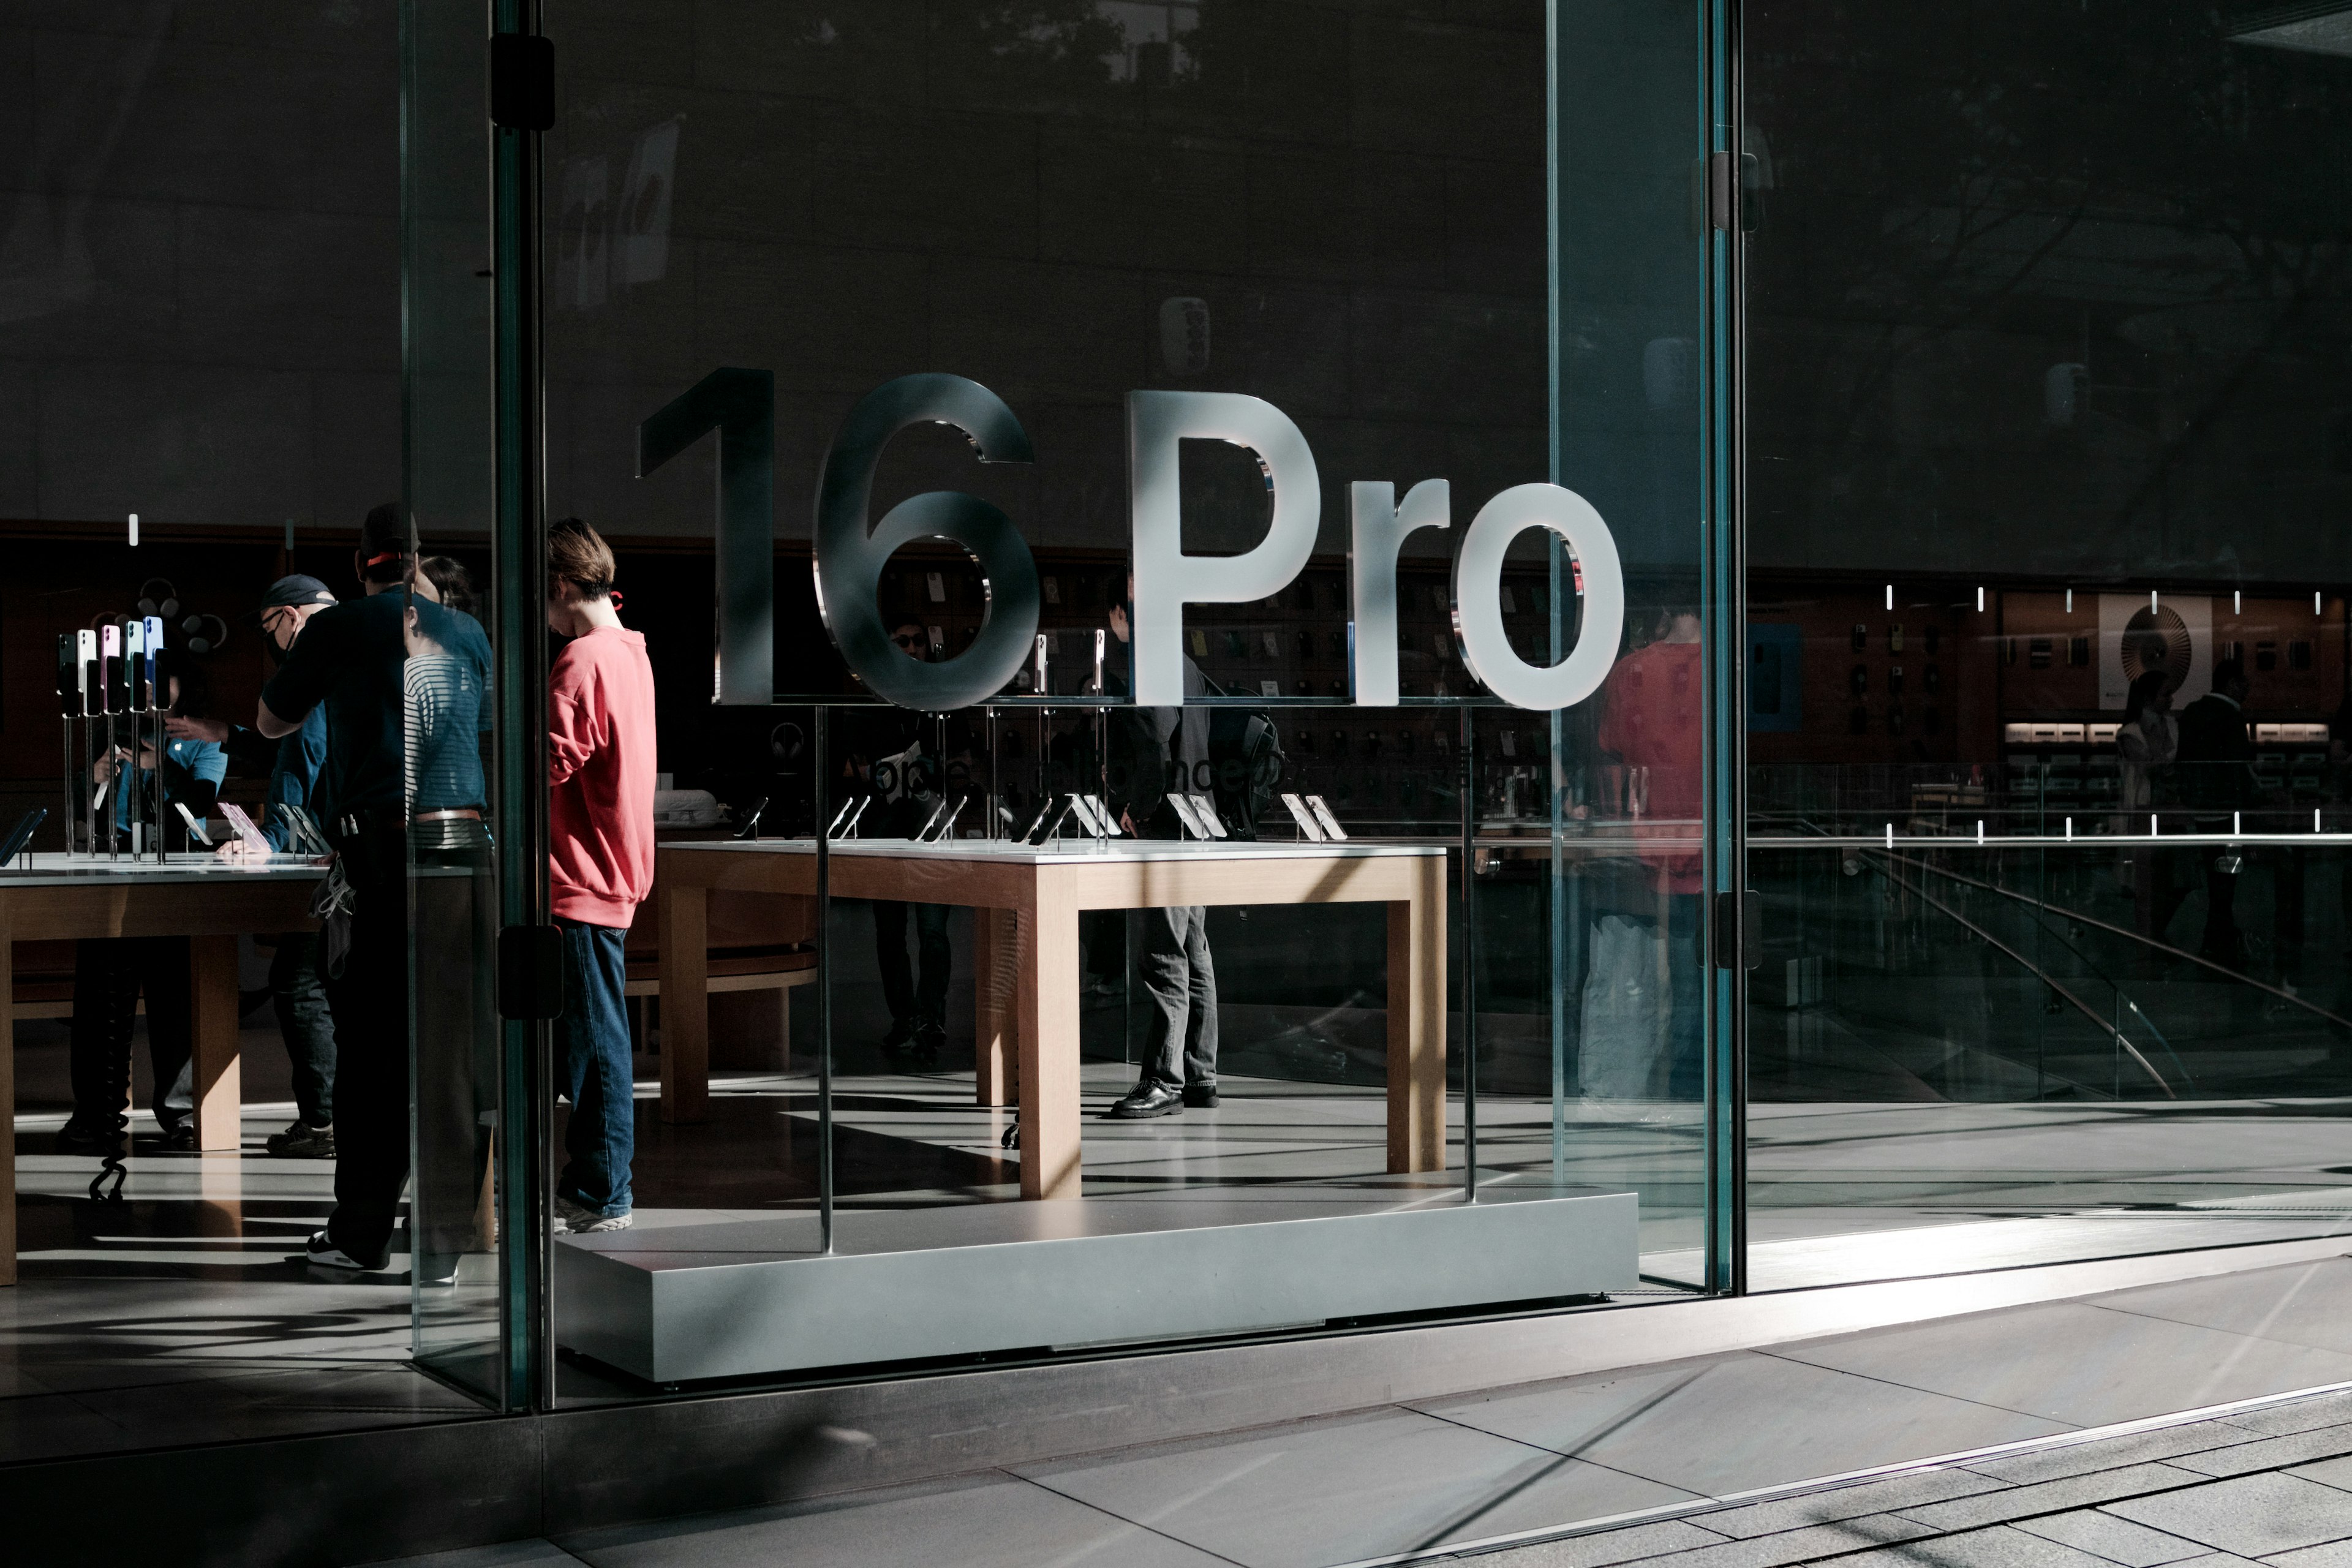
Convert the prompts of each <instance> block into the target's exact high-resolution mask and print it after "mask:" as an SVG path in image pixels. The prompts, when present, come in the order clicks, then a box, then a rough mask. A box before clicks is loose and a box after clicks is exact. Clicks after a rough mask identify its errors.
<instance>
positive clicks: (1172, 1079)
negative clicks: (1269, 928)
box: [1103, 577, 1217, 1121]
mask: <svg viewBox="0 0 2352 1568" xmlns="http://www.w3.org/2000/svg"><path fill="white" fill-rule="evenodd" d="M1134 600H1135V580H1134V579H1133V578H1132V577H1130V578H1129V579H1128V584H1127V596H1126V597H1125V598H1124V599H1122V600H1121V601H1120V602H1119V603H1118V604H1116V605H1112V606H1111V610H1110V633H1111V636H1113V637H1117V638H1118V642H1119V646H1120V647H1123V648H1125V649H1126V650H1127V653H1128V657H1127V658H1125V659H1122V660H1118V661H1117V663H1118V664H1119V665H1121V666H1124V667H1125V668H1123V669H1109V668H1107V669H1106V670H1105V671H1104V672H1103V679H1104V680H1105V682H1106V684H1112V685H1114V686H1116V687H1118V689H1120V690H1121V691H1123V692H1124V691H1132V690H1134V689H1135V687H1134V680H1133V663H1134V647H1133V644H1132V642H1131V641H1130V640H1129V634H1130V633H1131V631H1132V629H1133V625H1134ZM1207 692H1208V682H1207V681H1206V680H1204V679H1202V675H1201V671H1200V668H1199V667H1198V666H1196V665H1194V664H1193V662H1192V659H1190V658H1186V659H1185V660H1184V695H1185V696H1186V697H1201V696H1205V695H1206V694H1207ZM1210 713H1211V710H1209V709H1207V708H1133V707H1129V708H1115V709H1113V710H1111V721H1110V724H1109V726H1108V728H1109V735H1108V752H1109V763H1110V766H1109V769H1108V773H1109V778H1108V784H1109V795H1110V805H1111V807H1112V809H1113V810H1114V811H1116V812H1117V813H1118V820H1119V826H1122V827H1124V828H1126V829H1127V831H1129V833H1132V834H1134V835H1135V836H1136V837H1139V838H1181V837H1183V827H1182V826H1181V823H1180V821H1179V819H1178V817H1177V816H1176V808H1175V807H1174V806H1173V805H1170V804H1169V802H1168V795H1169V793H1170V791H1171V790H1173V791H1176V792H1179V793H1192V794H1206V793H1207V781H1208V779H1209V776H1210V763H1209V722H1210ZM1139 914H1140V916H1141V921H1142V927H1143V932H1142V936H1143V940H1142V942H1141V944H1140V948H1141V951H1140V952H1139V955H1138V958H1139V967H1140V968H1141V970H1142V972H1143V984H1144V988H1145V989H1146V990H1148V991H1149V992H1150V994H1151V1014H1150V1021H1149V1023H1148V1024H1147V1026H1146V1033H1145V1037H1144V1050H1143V1070H1142V1072H1141V1073H1140V1074H1139V1076H1138V1078H1137V1079H1136V1082H1135V1088H1134V1089H1130V1090H1129V1092H1128V1093H1127V1094H1126V1095H1125V1096H1124V1097H1122V1098H1121V1099H1120V1100H1118V1102H1117V1103H1116V1104H1114V1105H1113V1106H1112V1107H1111V1108H1110V1114H1111V1115H1112V1116H1114V1117H1116V1118H1118V1119H1119V1120H1121V1121H1142V1120H1144V1119H1146V1118H1149V1117H1154V1116H1167V1115H1169V1114H1171V1113H1172V1112H1176V1111H1180V1110H1184V1109H1186V1108H1188V1107H1189V1108H1192V1109H1194V1110H1214V1109H1215V1108H1216V1104H1217V971H1216V965H1215V963H1213V960H1212V959H1211V957H1210V955H1209V911H1208V910H1207V908H1206V907H1205V906H1203V905H1200V904H1185V905H1178V906H1174V907H1171V908H1168V909H1153V910H1140V911H1139Z"/></svg>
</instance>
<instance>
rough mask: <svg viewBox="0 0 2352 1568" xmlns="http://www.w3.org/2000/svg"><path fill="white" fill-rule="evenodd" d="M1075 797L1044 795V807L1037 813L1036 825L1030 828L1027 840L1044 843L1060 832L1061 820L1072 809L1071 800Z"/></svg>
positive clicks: (1033, 842) (1062, 820) (1065, 817)
mask: <svg viewBox="0 0 2352 1568" xmlns="http://www.w3.org/2000/svg"><path fill="white" fill-rule="evenodd" d="M1076 798H1077V797H1076V796H1075V795H1048V796H1046V797H1045V807H1044V809H1043V810H1041V811H1039V812H1038V813H1037V822H1036V825H1035V826H1034V827H1032V828H1031V829H1030V832H1029V842H1030V843H1032V844H1044V843H1045V841H1046V840H1048V839H1050V838H1052V837H1054V835H1055V834H1056V833H1058V832H1060V831H1061V830H1062V824H1063V822H1064V821H1065V820H1066V819H1067V817H1068V816H1069V815H1070V812H1071V810H1072V802H1074V801H1075V800H1076Z"/></svg>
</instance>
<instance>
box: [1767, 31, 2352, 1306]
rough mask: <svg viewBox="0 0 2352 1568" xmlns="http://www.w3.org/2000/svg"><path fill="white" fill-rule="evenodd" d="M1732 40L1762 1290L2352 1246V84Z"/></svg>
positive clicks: (2272, 43)
mask: <svg viewBox="0 0 2352 1568" xmlns="http://www.w3.org/2000/svg"><path fill="white" fill-rule="evenodd" d="M2231 15H2232V12H2231V9H2230V8H2222V9H2219V10H2216V9H2211V8H2202V7H2197V6H2190V5H2157V6H2154V7H2148V6H2132V7H2129V8H2126V7H2123V6H2119V5H2106V4H2096V3H2095V4H2091V5H2081V6H2074V7H2052V8H2047V9H2045V10H2043V11H2042V12H2040V13H2038V14H2036V15H2035V16H2034V17H2033V18H2032V20H2031V21H2030V22H2024V23H2019V22H2018V21H2017V20H2016V19H2015V18H2010V19H2008V20H2006V21H2004V23H2003V24H2002V25H2001V26H1998V27H1991V28H1985V27H1979V26H1974V25H1973V23H1970V22H1966V21H1964V20H1963V19H1962V18H1960V17H1959V16H1957V15H1955V14H1951V13H1946V12H1930V11H1892V10H1884V11H1876V12H1863V11H1850V12H1835V13H1832V12H1830V11H1825V10H1823V9H1822V8H1821V7H1818V6H1810V5H1788V4H1780V3H1776V0H1764V3H1763V4H1760V5H1752V6H1750V7H1749V8H1748V17H1747V38H1748V48H1749V57H1748V62H1749V72H1748V112H1749V122H1748V124H1747V125H1746V126H1744V127H1743V129H1742V135H1743V138H1744V142H1745V144H1746V145H1747V146H1748V150H1749V151H1750V153H1753V154H1754V155H1755V157H1756V158H1757V160H1758V168H1757V171H1756V183H1757V184H1759V186H1760V188H1761V203H1762V205H1761V216H1762V222H1761V226H1759V228H1758V229H1757V230H1756V232H1755V233H1754V235H1753V237H1752V240H1751V242H1750V244H1751V248H1750V251H1749V268H1750V272H1749V277H1750V288H1751V293H1750V301H1749V303H1750V316H1749V320H1750V324H1751V334H1752V336H1751V342H1750V362H1749V408H1750V422H1749V462H1750V468H1749V474H1748V478H1749V484H1750V487H1751V505H1752V510H1751V513H1750V518H1749V563H1750V578H1749V583H1748V594H1749V616H1750V625H1749V628H1748V631H1749V640H1748V650H1747V657H1748V688H1749V692H1750V699H1749V713H1748V731H1749V748H1750V757H1751V761H1752V763H1753V764H1754V765H1753V768H1752V772H1751V777H1750V787H1751V792H1752V799H1751V811H1750V817H1749V826H1750V832H1751V835H1752V837H1751V839H1750V846H1751V850H1752V854H1751V857H1750V872H1749V874H1750V880H1751V883H1752V885H1754V886H1755V887H1757V888H1758V889H1760V890H1761V891H1762V893H1763V895H1764V899H1765V905H1766V911H1767V914H1766V922H1765V923H1766V930H1767V931H1768V932H1769V942H1768V944H1767V952H1766V955H1765V958H1766V962H1765V963H1764V965H1763V967H1762V968H1761V969H1759V970H1758V971H1757V972H1756V973H1755V975H1754V976H1753V977H1752V978H1753V984H1751V988H1750V1004H1751V1007H1750V1013H1749V1027H1750V1048H1751V1072H1752V1087H1753V1091H1754V1098H1755V1102H1756V1103H1755V1104H1754V1106H1753V1109H1752V1112H1751V1115H1750V1119H1749V1122H1748V1126H1749V1136H1750V1144H1749V1148H1750V1166H1749V1179H1750V1183H1751V1186H1750V1192H1751V1194H1752V1197H1753V1200H1754V1203H1755V1205H1757V1206H1756V1213H1755V1215H1754V1217H1753V1222H1752V1226H1753V1236H1754V1238H1755V1242H1756V1247H1755V1249H1754V1252H1753V1254H1752V1259H1751V1269H1752V1277H1753V1279H1754V1280H1755V1282H1756V1283H1757V1284H1758V1285H1759V1287H1765V1288H1770V1287H1774V1286H1790V1285H1799V1284H1813V1283H1830V1282H1835V1281H1838V1280H1843V1279H1858V1278H1870V1277H1875V1276H1884V1275H1890V1274H1913V1273H1929V1272H1934V1273H1941V1272H1948V1271H1954V1270H1958V1269H1963V1268H1969V1267H1977V1266H1982V1265H1985V1264H1989V1263H1992V1262H2000V1263H2029V1262H2042V1261H2049V1260H2053V1259H2060V1258H2086V1257H2100V1256H2111V1255H2116V1254H2123V1253H2130V1252H2137V1251H2147V1250H2158V1249H2174V1248H2180V1247H2202V1246H2213V1245H2224V1244H2231V1243H2237V1242H2245V1241H2259V1240H2267V1239H2272V1238H2274V1237H2291V1236H2304V1235H2312V1234H2321V1233H2325V1232H2326V1231H2329V1230H2331V1229H2333V1228H2334V1227H2335V1226H2336V1225H2337V1224H2338V1223H2339V1220H2340V1212H2341V1211H2342V1209H2343V1208H2344V1206H2345V1204H2344V1201H2343V1197H2342V1193H2341V1185H2342V1174H2341V1170H2340V1160H2339V1156H2338V1155H2337V1153H2336V1152H2335V1151H2334V1147H2333V1139H2332V1135H2331V1133H2330V1131H2329V1130H2330V1129H2331V1128H2333V1127H2335V1126H2336V1124H2337V1123H2338V1121H2339V1120H2340V1117H2341V1114H2342V1110H2343V1107H2344V1096H2345V1095H2346V1093H2347V1089H2352V1079H2347V1063H2352V1058H2347V1051H2346V1040H2347V1034H2346V1031H2347V1027H2352V1025H2347V1018H2352V1013H2347V1008H2346V1005H2345V998H2344V996H2343V994H2342V986H2343V979H2344V971H2343V964H2342V963H2341V954H2342V952H2343V951H2344V948H2345V942H2346V930H2345V908H2346V906H2345V905H2344V902H2343V900H2342V899H2341V898H2340V897H2339V896H2338V895H2339V893H2340V892H2341V891H2342V890H2343V889H2344V888H2345V887H2346V886H2347V884H2346V883H2345V882H2344V879H2343V843H2344V840H2343V839H2342V838H2341V837H2339V835H2340V833H2341V830H2342V828H2343V826H2344V823H2343V819H2342V815H2341V811H2340V805H2341V803H2342V801H2343V799H2344V774H2343V772H2342V768H2341V759H2342V755H2343V752H2342V750H2341V747H2342V740H2341V737H2342V736H2343V735H2344V733H2345V729H2344V721H2345V710H2344V708H2343V704H2344V700H2345V695H2346V686H2345V671H2346V663H2345V660H2346V640H2345V633H2344V628H2345V616H2346V607H2345V605H2346V602H2345V598H2344V595H2343V592H2342V587H2343V583H2344V579H2345V574H2346V571H2347V560H2346V553H2345V547H2344V534H2343V531H2342V530H2341V529H2340V528H2337V527H2336V526H2334V525H2333V524H2332V523H2331V522H2329V521H2326V518H2327V515H2328V514H2327V511H2326V500H2325V498H2331V497H2334V496H2335V495H2336V494H2337V493H2338V491H2339V490H2340V489H2341V488H2342V486H2343V482H2344V481H2343V472H2344V464H2343V462H2342V461H2341V460H2340V448H2341V447H2342V442H2341V440H2340V438H2339V437H2340V435H2341V431H2340V429H2339V426H2341V425H2342V424H2343V420H2342V418H2341V416H2340V414H2339V413H2338V412H2336V402H2337V400H2336V399H2335V398H2334V397H2333V395H2330V394H2327V393H2326V392H2325V391H2323V390H2322V389H2324V388H2326V387H2327V386H2330V385H2332V384H2333V383H2334V381H2335V379H2336V369H2335V365H2336V355H2337V350H2336V337H2335V335H2334V332H2335V329H2334V328H2333V327H2331V326H2327V325H2324V324H2323V323H2330V322H2334V321H2336V320H2337V319H2338V318H2339V317H2340V316H2341V315H2342V312H2343V310H2344V307H2345V290H2346V283H2345V280H2344V279H2343V278H2342V277H2341V276H2340V270H2339V269H2338V268H2336V266H2335V265H2334V263H2333V261H2332V260H2331V259H2328V258H2332V257H2333V256H2334V254H2335V250H2336V239H2335V237H2334V227H2335V225H2336V218H2335V212H2336V207H2337V205H2340V197H2339V196H2337V195H2336V194H2335V192H2336V184H2335V182H2333V180H2332V179H2329V178H2324V177H2321V176H2319V174H2318V173H2317V171H2318V170H2320V169H2321V168H2322V167H2323V166H2325V164H2326V160H2328V159H2330V158H2332V157H2333V156H2334V150H2335V149H2336V148H2338V147H2340V146H2341V145H2342V143H2343V142H2344V139H2345V135H2346V131H2347V124H2352V119H2348V118H2347V114H2348V113H2352V98H2348V97H2347V93H2352V79H2347V76H2346V75H2345V71H2344V62H2343V60H2342V58H2340V57H2338V56H2336V55H2334V54H2327V53H2316V52H2312V49H2311V48H2310V47H2306V45H2307V43H2308V40H2307V39H2306V38H2305V37H2304V35H2302V34H2300V33H2298V32H2297V31H2296V30H2295V29H2294V28H2293V27H2282V28H2279V29H2277V30H2275V31H2265V30H2263V28H2261V27H2260V26H2254V25H2253V24H2246V25H2244V26H2241V25H2239V24H2237V23H2234V22H2232V21H2231V19H2230V18H2231Z"/></svg>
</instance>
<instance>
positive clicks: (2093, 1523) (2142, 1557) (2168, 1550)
mask: <svg viewBox="0 0 2352 1568" xmlns="http://www.w3.org/2000/svg"><path fill="white" fill-rule="evenodd" d="M2015 1528H2017V1529H2019V1530H2021V1531H2025V1533H2026V1534H2028V1535H2038V1536H2040V1537H2042V1540H2044V1541H2054V1542H2058V1544H2059V1545H2061V1546H2072V1547H2074V1549H2075V1550H2077V1551H2079V1552H2089V1553H2091V1555H2093V1556H2094V1557H2104V1558H2105V1559H2107V1560H2108V1561H2109V1562H2111V1563H2122V1564H2123V1565H2124V1568H2163V1565H2164V1564H2165V1563H2179V1562H2183V1561H2186V1560H2187V1559H2189V1558H2191V1557H2202V1556H2205V1555H2206V1554H2207V1553H2208V1552H2210V1551H2211V1548H2210V1547H2208V1546H2207V1545H2206V1544H2205V1543H2204V1542H2200V1541H2184V1540H2182V1539H2181V1538H2180V1537H2179V1536H2178V1535H2167V1534H2166V1533H2165V1532H2164V1531H2160V1530H2150V1529H2149V1528H2148V1527H2147V1525H2144V1524H2134V1523H2133V1522H2132V1521H2130V1520H2127V1519H2118V1518H2116V1516H2115V1515H2114V1514H2111V1513H2103V1512H2101V1511H2100V1510H2097V1509H2084V1510H2082V1511H2081V1512H2079V1513H2053V1514H2049V1515H2046V1516H2044V1517H2043V1518H2041V1519H2021V1520H2019V1521H2017V1524H2016V1526H2015Z"/></svg>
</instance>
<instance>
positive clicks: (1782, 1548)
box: [1471, 1513, 1935, 1568]
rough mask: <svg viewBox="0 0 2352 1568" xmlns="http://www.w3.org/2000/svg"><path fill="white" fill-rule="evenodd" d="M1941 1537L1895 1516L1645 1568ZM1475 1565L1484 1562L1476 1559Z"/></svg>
mask: <svg viewBox="0 0 2352 1568" xmlns="http://www.w3.org/2000/svg"><path fill="white" fill-rule="evenodd" d="M1934 1533H1935V1531H1931V1530H1929V1529H1928V1528H1927V1526H1925V1525H1922V1524H1914V1523H1912V1522H1911V1521H1909V1520H1906V1519H1902V1518H1899V1517H1897V1516H1896V1515H1894V1514H1888V1513H1880V1514H1873V1515H1871V1516H1870V1517H1868V1518H1866V1519H1842V1520H1840V1521H1837V1522H1836V1523H1834V1524H1809V1525H1807V1526H1806V1527H1805V1528H1804V1529H1802V1530H1788V1531H1781V1532H1780V1534H1778V1535H1759V1536H1754V1537H1752V1538H1750V1539H1748V1540H1746V1541H1727V1542H1724V1543H1723V1544H1722V1545H1720V1546H1703V1547H1700V1548H1699V1549H1698V1550H1697V1551H1696V1552H1675V1553H1673V1554H1671V1555H1669V1556H1665V1557H1653V1558H1650V1559H1648V1560H1647V1561H1646V1562H1644V1563H1643V1564H1642V1568H1784V1565H1785V1564H1788V1563H1811V1562H1815V1561H1817V1560H1819V1559H1821V1558H1823V1557H1834V1556H1838V1555H1840V1554H1842V1553H1844V1552H1853V1551H1857V1550H1859V1549H1862V1548H1864V1547H1870V1546H1875V1545H1878V1544H1880V1543H1882V1542H1902V1541H1917V1540H1921V1539H1923V1538H1925V1537H1927V1536H1930V1535H1933V1534H1934ZM1471 1561H1472V1562H1473V1563H1475V1562H1478V1561H1480V1560H1479V1559H1475V1558H1473V1559H1471Z"/></svg>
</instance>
